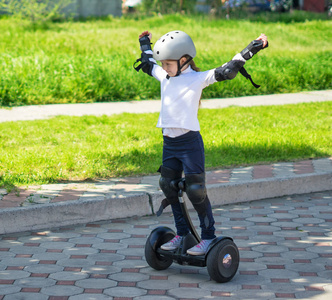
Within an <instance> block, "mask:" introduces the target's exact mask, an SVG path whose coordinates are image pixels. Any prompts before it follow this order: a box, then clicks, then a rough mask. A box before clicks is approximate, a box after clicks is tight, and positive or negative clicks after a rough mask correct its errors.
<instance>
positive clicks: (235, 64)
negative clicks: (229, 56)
mask: <svg viewBox="0 0 332 300" xmlns="http://www.w3.org/2000/svg"><path fill="white" fill-rule="evenodd" d="M244 64H245V62H243V61H241V60H231V61H229V62H228V63H225V64H224V65H222V66H221V67H219V68H216V69H215V71H214V75H215V77H216V80H217V81H224V80H231V79H233V78H235V76H236V75H237V73H238V72H239V71H240V69H241V68H242V67H243V66H244Z"/></svg>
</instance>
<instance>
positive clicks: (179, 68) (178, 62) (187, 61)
mask: <svg viewBox="0 0 332 300" xmlns="http://www.w3.org/2000/svg"><path fill="white" fill-rule="evenodd" d="M192 60H193V58H192V57H190V58H188V59H187V60H186V61H185V63H184V64H183V65H182V66H181V65H180V59H179V60H177V64H178V71H177V72H176V75H175V76H174V77H176V76H179V75H180V74H181V69H182V68H183V67H184V66H185V65H186V64H188V63H190V62H191V61H192ZM166 78H167V79H169V78H170V76H169V75H167V76H166Z"/></svg>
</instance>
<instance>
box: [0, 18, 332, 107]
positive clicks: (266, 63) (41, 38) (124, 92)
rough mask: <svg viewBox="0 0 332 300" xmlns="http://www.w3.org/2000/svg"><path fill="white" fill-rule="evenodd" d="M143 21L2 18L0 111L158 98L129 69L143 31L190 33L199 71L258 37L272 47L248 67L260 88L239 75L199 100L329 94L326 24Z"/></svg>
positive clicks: (330, 31) (154, 87) (151, 84)
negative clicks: (32, 24) (44, 24)
mask: <svg viewBox="0 0 332 300" xmlns="http://www.w3.org/2000/svg"><path fill="white" fill-rule="evenodd" d="M140 18H141V19H140V20H139V21H137V20H135V18H134V17H133V18H131V17H128V16H127V17H125V18H113V17H109V18H106V19H103V20H86V21H77V22H62V23H49V25H48V28H47V29H43V28H37V29H36V30H29V29H27V27H26V26H21V24H22V22H23V23H24V24H28V23H29V22H28V21H24V20H22V21H21V22H19V23H18V22H17V21H15V20H13V19H11V18H2V19H0V31H1V33H2V34H1V40H0V74H1V76H0V106H8V107H10V106H17V105H32V104H33V105H38V104H47V103H78V102H81V103H84V102H100V101H123V100H142V99H158V98H159V97H160V96H159V94H160V87H159V82H158V81H157V80H154V79H153V78H151V77H149V76H147V75H146V74H144V73H141V72H139V73H137V72H136V71H135V70H134V69H133V67H132V65H133V63H134V62H135V60H136V59H137V58H138V57H139V56H140V50H139V44H138V35H139V34H140V33H141V32H142V31H144V30H150V31H151V32H152V33H153V38H152V42H155V41H156V40H157V39H158V38H159V37H160V36H161V35H162V34H164V33H166V32H168V31H170V30H174V29H179V30H184V31H186V32H188V33H189V34H190V35H191V36H192V37H193V40H194V42H195V44H196V48H197V57H196V58H195V62H196V64H197V65H198V66H199V67H200V68H201V69H202V70H208V69H212V68H215V67H218V66H220V65H221V64H223V63H225V62H227V61H229V60H230V59H232V57H233V56H234V55H235V54H236V53H238V52H240V51H241V50H242V49H243V48H244V47H245V46H246V45H247V44H248V43H249V42H250V41H251V40H253V39H255V38H256V37H257V36H258V35H259V34H260V33H261V32H264V33H266V34H267V35H268V37H269V41H270V46H269V48H267V49H266V50H264V51H261V52H260V53H259V54H257V55H256V56H255V57H254V58H253V59H252V60H250V61H248V63H247V64H246V68H247V70H248V72H249V74H251V75H252V77H253V79H254V81H255V82H257V83H258V84H261V88H260V89H255V88H254V87H253V86H252V85H251V84H250V82H248V81H247V80H245V79H244V78H243V77H242V76H241V75H238V76H237V78H235V79H234V80H232V81H229V82H222V83H216V84H214V85H212V86H209V87H208V88H206V89H205V90H204V93H203V97H204V98H219V97H235V96H244V95H255V94H272V93H286V92H299V91H304V90H319V89H331V88H332V44H331V42H330V41H331V40H332V25H331V22H330V21H323V20H314V21H304V22H294V23H287V24H285V23H283V22H275V20H274V21H273V22H268V21H263V19H262V17H260V18H261V19H259V21H253V20H250V19H249V20H248V19H243V20H233V19H231V20H225V19H217V18H209V17H207V16H203V15H195V16H182V15H179V14H175V15H166V16H155V17H149V18H144V17H140Z"/></svg>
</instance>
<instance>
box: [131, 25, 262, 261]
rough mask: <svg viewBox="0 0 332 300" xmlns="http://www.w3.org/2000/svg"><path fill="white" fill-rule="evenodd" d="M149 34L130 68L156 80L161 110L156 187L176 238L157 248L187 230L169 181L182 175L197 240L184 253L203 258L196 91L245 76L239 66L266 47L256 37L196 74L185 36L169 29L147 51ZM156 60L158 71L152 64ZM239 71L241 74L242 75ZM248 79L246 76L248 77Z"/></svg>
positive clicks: (210, 228)
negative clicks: (223, 60)
mask: <svg viewBox="0 0 332 300" xmlns="http://www.w3.org/2000/svg"><path fill="white" fill-rule="evenodd" d="M151 38H152V35H151V33H150V32H148V31H144V32H143V33H142V34H141V35H140V36H139V41H140V46H141V51H142V54H141V58H140V59H138V60H137V61H136V63H137V62H138V61H141V64H140V65H139V66H138V67H136V66H135V65H134V68H135V69H136V70H137V71H139V70H140V69H142V71H143V72H145V73H147V74H148V75H150V76H153V77H154V78H156V79H157V80H159V81H160V87H161V110H160V115H159V119H158V123H157V127H160V128H162V133H163V139H164V144H163V162H162V166H161V167H160V169H159V171H160V173H161V177H160V181H159V185H160V188H161V189H162V191H163V192H164V194H165V196H166V203H163V204H162V206H163V208H165V207H166V206H167V205H168V204H171V208H172V212H173V215H174V221H175V226H176V229H177V235H176V236H175V237H174V238H173V239H172V240H170V241H169V242H167V243H165V244H163V245H162V246H161V249H163V250H175V249H177V248H178V247H179V246H180V243H181V240H182V238H183V237H184V236H185V235H186V234H187V233H188V232H189V229H188V227H187V224H186V222H185V219H184V217H183V214H182V211H181V207H180V204H179V202H178V193H177V191H176V190H174V189H173V188H172V187H171V186H170V183H171V182H172V181H173V180H179V179H181V177H182V172H184V174H185V182H186V193H187V196H188V198H189V199H190V201H191V202H192V204H193V207H194V208H195V210H196V211H197V214H198V217H199V220H200V227H201V238H202V240H201V242H200V243H199V244H197V245H196V246H194V247H192V248H190V249H188V250H187V253H188V254H189V255H203V254H205V253H206V250H207V248H208V246H209V244H210V243H211V241H212V240H213V239H214V238H215V237H216V236H215V228H214V218H213V215H212V208H211V204H210V201H209V198H208V196H207V192H206V187H205V168H204V162H205V161H204V160H205V156H204V144H203V140H202V137H201V135H200V132H199V130H200V126H199V122H198V118H197V112H198V108H199V102H200V98H201V94H202V90H203V89H204V88H205V87H207V86H208V85H210V84H213V83H215V82H217V81H223V80H229V79H233V78H234V77H235V76H236V75H237V73H238V72H239V71H240V72H241V73H242V74H244V73H245V71H244V68H243V65H244V64H245V62H246V61H247V60H248V59H250V58H251V57H252V56H253V55H254V54H256V53H257V52H258V51H259V50H261V49H263V48H265V47H267V44H268V42H267V37H266V36H265V35H264V34H261V35H260V36H259V37H258V38H257V40H254V41H253V42H251V43H250V44H249V45H248V46H247V47H246V48H245V49H244V50H243V51H241V53H239V54H237V55H235V56H234V58H233V59H232V60H231V61H230V62H228V63H226V64H224V65H223V66H221V67H219V68H216V69H211V70H208V71H205V72H199V69H198V68H197V67H196V65H195V63H194V61H193V58H194V57H195V56H196V48H195V45H194V43H193V41H192V39H191V38H190V36H189V35H188V34H186V33H185V32H182V31H179V30H177V31H171V32H169V33H166V34H165V35H163V36H162V37H161V38H160V39H159V40H158V41H157V42H156V44H155V46H154V48H153V51H152V49H151V43H150V40H151ZM156 60H159V61H160V62H161V65H162V66H161V67H160V66H159V65H157V64H156ZM243 72H244V73H243ZM249 79H250V78H249Z"/></svg>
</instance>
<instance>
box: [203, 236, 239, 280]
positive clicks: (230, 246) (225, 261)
mask: <svg viewBox="0 0 332 300" xmlns="http://www.w3.org/2000/svg"><path fill="white" fill-rule="evenodd" d="M239 260H240V256H239V250H238V248H237V246H236V245H235V243H234V242H233V241H231V240H228V239H226V240H222V241H220V242H219V243H218V244H216V245H215V246H214V247H213V248H212V249H211V251H210V252H209V253H208V256H207V259H206V266H207V270H208V273H209V275H210V277H211V279H212V280H215V281H216V282H219V283H224V282H228V281H230V280H231V279H232V278H233V277H234V276H235V274H236V271H237V269H238V267H239Z"/></svg>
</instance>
